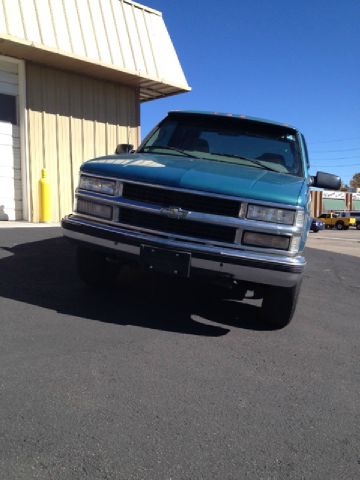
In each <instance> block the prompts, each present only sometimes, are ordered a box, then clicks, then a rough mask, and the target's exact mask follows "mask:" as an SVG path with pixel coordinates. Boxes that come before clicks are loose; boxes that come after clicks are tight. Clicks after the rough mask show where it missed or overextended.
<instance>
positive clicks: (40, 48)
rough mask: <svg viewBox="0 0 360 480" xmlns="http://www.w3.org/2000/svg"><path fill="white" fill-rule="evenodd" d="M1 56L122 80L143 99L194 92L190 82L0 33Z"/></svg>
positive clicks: (114, 80) (87, 74) (118, 81)
mask: <svg viewBox="0 0 360 480" xmlns="http://www.w3.org/2000/svg"><path fill="white" fill-rule="evenodd" d="M0 55H7V56H12V57H16V58H19V59H23V60H27V61H31V62H34V63H39V64H43V65H46V66H49V67H53V68H59V69H61V70H68V71H71V72H73V73H74V72H75V73H78V74H81V75H86V76H90V77H95V78H100V79H102V80H109V81H112V82H116V83H122V84H125V85H127V86H130V87H133V88H137V89H138V90H139V98H140V101H141V102H147V101H150V100H155V99H158V98H164V97H168V96H172V95H178V94H180V93H185V92H189V91H191V88H190V87H189V86H188V85H175V84H172V83H170V82H167V81H166V80H161V81H159V80H158V79H155V78H151V77H148V76H147V75H144V74H143V73H142V72H137V73H136V74H134V73H133V72H130V71H127V70H125V69H119V68H115V67H114V66H113V65H109V64H105V63H102V62H97V61H94V60H89V59H87V58H84V57H79V56H76V55H72V54H69V53H68V52H63V51H61V50H57V49H53V48H49V47H44V45H42V44H36V43H33V42H29V41H26V40H23V39H19V38H17V37H12V36H10V35H7V34H3V33H2V34H1V35H0Z"/></svg>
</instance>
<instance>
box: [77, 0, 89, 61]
mask: <svg viewBox="0 0 360 480" xmlns="http://www.w3.org/2000/svg"><path fill="white" fill-rule="evenodd" d="M74 4H75V10H76V14H77V16H78V20H79V25H80V33H81V38H82V41H83V44H84V50H85V54H86V56H87V57H89V52H88V49H87V48H86V41H85V36H84V31H83V28H82V24H81V20H80V15H79V9H78V3H77V1H76V0H74ZM90 15H91V12H90Z"/></svg>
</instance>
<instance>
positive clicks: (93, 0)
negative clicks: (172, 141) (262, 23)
mask: <svg viewBox="0 0 360 480" xmlns="http://www.w3.org/2000/svg"><path fill="white" fill-rule="evenodd" d="M189 90H190V88H189V86H188V84H187V81H186V78H185V76H184V74H183V71H182V68H181V65H180V63H179V60H178V58H177V55H176V52H175V49H174V47H173V44H172V42H171V39H170V37H169V34H168V31H167V29H166V26H165V23H164V21H163V18H162V15H161V13H160V12H157V11H155V10H153V9H150V8H147V7H145V6H143V5H140V4H137V3H134V2H132V1H130V0H0V219H3V220H4V219H9V220H15V219H16V220H18V219H24V220H29V221H34V222H37V221H38V220H39V188H38V187H39V179H40V176H41V169H42V168H44V167H45V168H46V170H47V173H48V178H49V181H50V186H51V207H52V220H53V221H58V220H59V219H60V218H61V217H62V216H63V215H65V214H67V213H69V212H70V211H71V208H72V198H73V193H74V188H75V187H76V184H77V175H78V169H79V166H80V164H81V163H82V162H83V161H84V160H87V159H89V158H92V157H94V156H98V155H103V154H108V153H113V152H114V150H115V147H116V145H117V144H119V143H132V144H134V145H137V144H138V143H139V126H140V103H141V102H144V101H149V100H154V99H157V98H161V97H166V96H169V95H175V94H178V93H181V92H186V91H189Z"/></svg>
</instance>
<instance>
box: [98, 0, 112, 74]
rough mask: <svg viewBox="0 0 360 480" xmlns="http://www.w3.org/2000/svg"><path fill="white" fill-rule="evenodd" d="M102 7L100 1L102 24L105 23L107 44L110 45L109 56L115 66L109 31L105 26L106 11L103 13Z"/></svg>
mask: <svg viewBox="0 0 360 480" xmlns="http://www.w3.org/2000/svg"><path fill="white" fill-rule="evenodd" d="M101 5H102V2H101V1H100V2H99V7H100V12H101V18H102V22H103V25H104V31H105V36H106V41H107V44H108V50H109V54H110V58H111V63H112V64H113V65H114V57H113V55H112V51H111V47H110V40H109V35H108V32H107V29H106V25H105V16H104V11H103V9H102V6H101Z"/></svg>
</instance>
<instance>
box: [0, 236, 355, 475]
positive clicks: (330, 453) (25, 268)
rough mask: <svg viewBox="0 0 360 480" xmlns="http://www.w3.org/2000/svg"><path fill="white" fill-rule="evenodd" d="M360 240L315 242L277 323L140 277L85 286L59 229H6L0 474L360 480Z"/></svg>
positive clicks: (1, 283)
mask: <svg viewBox="0 0 360 480" xmlns="http://www.w3.org/2000/svg"><path fill="white" fill-rule="evenodd" d="M348 233H350V236H346V234H348ZM353 234H356V238H355V237H354V238H355V240H354V245H352V246H351V247H347V246H344V245H343V244H344V243H345V242H344V241H343V240H344V239H343V236H344V237H345V236H346V238H350V237H352V235H353ZM330 235H331V239H328V238H327V236H329V237H330ZM340 235H341V238H342V240H340V241H338V240H335V237H340ZM357 238H360V232H359V231H354V232H349V231H348V232H328V231H325V232H320V233H319V234H310V240H309V248H307V252H306V256H307V260H308V266H307V270H306V273H305V278H304V282H303V288H302V291H301V295H300V300H299V305H298V309H297V311H296V314H295V317H294V319H293V321H292V323H291V324H290V325H289V326H288V327H286V328H285V329H283V330H271V329H268V328H267V327H266V325H264V324H262V323H261V322H260V320H259V318H258V313H259V308H260V307H259V305H260V304H259V301H245V302H235V301H231V300H229V299H228V298H226V297H224V296H221V295H217V294H214V291H213V289H209V288H205V287H200V286H197V285H194V284H183V283H178V282H175V281H174V280H168V279H158V278H157V277H149V276H148V275H143V274H141V273H140V272H132V271H124V272H123V274H122V276H121V278H120V281H119V284H118V287H117V289H116V290H115V291H114V292H107V293H102V294H100V293H98V292H93V291H90V290H89V289H87V288H86V287H85V286H84V285H82V284H81V282H80V281H79V279H78V278H77V275H76V271H75V264H74V250H73V248H72V246H71V245H70V244H68V243H67V242H66V241H65V240H64V239H63V238H62V237H61V232H60V229H59V228H46V227H45V228H38V229H37V228H0V365H1V367H0V412H1V417H0V418H1V427H0V472H1V478H4V479H6V480H12V479H16V480H19V479H24V480H29V479H116V480H119V479H121V480H122V479H126V480H127V479H139V480H143V479H146V480H147V479H151V480H154V479H156V480H157V479H164V480H165V479H166V480H170V479H172V480H177V479H179V480H184V479H189V480H190V479H191V480H194V479H221V480H222V479H234V480H238V479H247V478H249V479H274V480H275V479H276V480H277V479H306V480H307V479H357V478H360V456H359V447H360V429H359V426H360V422H359V420H360V418H359V391H360V375H359V336H360V335H359V333H360V331H359V330H360V328H359V323H360V322H359V318H360V317H359V307H360V275H359V269H360V268H359V267H360V259H359V255H356V252H358V249H359V244H358V243H356V242H357ZM321 242H323V243H322V245H327V244H328V243H329V242H330V244H331V245H333V247H332V251H327V250H326V249H323V248H322V247H321V248H320V247H319V245H320V243H321ZM337 242H338V243H337ZM348 243H351V242H348ZM348 248H349V249H348ZM349 253H351V254H349ZM215 293H216V292H215Z"/></svg>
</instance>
